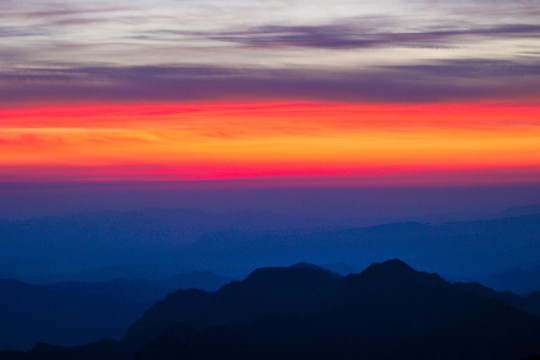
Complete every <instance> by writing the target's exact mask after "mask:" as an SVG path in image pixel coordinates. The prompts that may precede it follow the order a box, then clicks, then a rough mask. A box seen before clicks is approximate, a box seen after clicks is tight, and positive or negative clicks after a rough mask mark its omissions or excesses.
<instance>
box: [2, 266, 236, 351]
mask: <svg viewBox="0 0 540 360" xmlns="http://www.w3.org/2000/svg"><path fill="white" fill-rule="evenodd" d="M230 280H231V279H229V278H225V277H221V276H217V275H214V274H212V273H209V272H193V273H186V274H178V275H176V276H173V277H167V278H163V279H159V280H145V279H131V280H126V279H114V280H109V281H102V282H73V281H72V282H59V283H53V284H43V285H36V284H28V283H24V282H21V281H17V280H13V279H0V304H1V306H0V324H6V325H3V326H0V350H5V349H11V350H26V349H30V348H31V347H33V346H34V345H35V344H36V343H38V342H40V341H42V342H48V343H52V344H57V345H70V346H72V345H80V344H85V343H88V342H90V341H95V340H98V339H100V338H102V337H110V338H114V339H121V338H122V337H123V336H124V334H125V332H126V331H127V329H128V327H129V325H131V324H132V323H133V322H134V321H135V320H136V319H137V318H139V317H140V316H141V315H142V314H143V312H144V311H145V310H146V309H147V308H149V307H150V306H151V305H152V304H154V303H155V302H156V301H158V300H161V299H162V298H164V297H165V296H166V295H167V294H168V293H170V292H172V291H175V290H177V289H189V288H199V289H204V290H217V289H219V288H220V287H221V286H223V285H225V284H226V283H228V282H229V281H230Z"/></svg>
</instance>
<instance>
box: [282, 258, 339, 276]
mask: <svg viewBox="0 0 540 360" xmlns="http://www.w3.org/2000/svg"><path fill="white" fill-rule="evenodd" d="M289 269H312V270H316V271H321V272H325V273H328V274H332V275H334V276H336V277H341V275H339V274H338V273H336V272H334V271H332V270H330V269H327V268H324V267H322V266H319V265H315V264H312V263H308V262H303V261H302V262H299V263H296V264H294V265H291V266H289Z"/></svg>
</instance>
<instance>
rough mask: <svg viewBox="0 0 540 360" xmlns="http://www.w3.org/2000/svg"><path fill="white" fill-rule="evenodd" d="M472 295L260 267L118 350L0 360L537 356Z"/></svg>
mask: <svg viewBox="0 0 540 360" xmlns="http://www.w3.org/2000/svg"><path fill="white" fill-rule="evenodd" d="M472 289H473V290H474V291H471V290H470V289H468V288H467V287H466V286H465V287H463V286H459V285H458V286H455V285H453V284H450V283H448V282H446V281H445V280H443V279H442V278H441V277H439V276H438V275H436V274H428V273H424V272H419V271H416V270H414V269H412V268H411V267H409V266H408V265H406V264H405V263H403V262H401V261H399V260H390V261H387V262H384V263H382V264H377V263H375V264H373V265H371V266H370V267H368V268H367V269H366V270H365V271H363V272H362V273H360V274H351V275H348V276H346V277H338V276H335V275H333V274H331V273H328V272H326V271H320V270H318V269H316V268H311V267H307V266H301V267H294V268H263V269H258V270H256V271H254V272H253V273H252V274H251V275H250V276H249V277H248V278H246V279H245V280H244V281H239V282H232V283H230V284H228V285H226V286H224V287H223V288H221V289H220V290H219V291H216V292H205V291H200V290H187V291H185V290H179V291H176V292H175V293H173V294H170V295H169V296H167V297H166V298H165V299H164V300H163V301H161V302H158V303H156V304H155V305H154V306H153V307H151V308H150V309H148V310H147V311H146V312H145V314H144V315H143V316H142V318H141V319H140V320H139V321H137V322H136V323H135V324H134V325H133V326H132V327H131V328H130V330H129V332H128V334H127V336H126V338H125V339H124V340H123V341H122V342H113V341H101V342H97V343H93V344H89V345H88V346H86V347H78V348H59V347H51V346H47V345H44V344H42V345H39V346H37V347H36V348H35V349H33V350H32V351H30V352H27V353H26V354H22V353H17V354H4V357H2V356H0V359H2V360H6V359H15V358H16V357H15V356H19V359H23V360H42V359H50V358H54V359H57V360H63V359H66V360H67V359H88V360H90V359H100V360H104V359H115V360H119V359H130V358H133V357H135V359H137V360H147V359H148V360H150V359H152V360H159V359H193V360H195V359H246V360H247V359H255V360H258V359H261V360H262V359H265V360H266V359H268V360H270V359H291V360H292V359H307V358H309V359H397V358H399V359H411V360H412V359H415V360H418V359H465V360H466V359H495V360H497V359H500V360H503V359H504V360H506V359H516V360H517V359H522V358H526V357H531V356H534V355H537V354H540V318H538V317H535V316H533V315H530V314H527V313H525V312H523V311H520V310H518V309H516V308H514V307H512V306H510V305H508V304H507V303H505V302H503V301H502V300H500V299H497V298H495V297H489V294H488V293H489V289H487V290H485V289H479V288H478V287H476V286H473V287H472ZM480 290H481V291H480ZM479 292H481V293H482V294H479ZM9 356H11V357H9Z"/></svg>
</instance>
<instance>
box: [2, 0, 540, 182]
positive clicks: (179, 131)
mask: <svg viewBox="0 0 540 360" xmlns="http://www.w3.org/2000/svg"><path fill="white" fill-rule="evenodd" d="M538 24H540V6H538V3H537V2H536V1H530V0H529V1H526V0H521V1H501V0H486V1H474V0H456V1H451V2H448V1H428V0H410V1H404V0H382V1H377V2H375V1H358V0H355V1H349V0H335V1H331V2H330V1H320V0H310V1H304V0H289V1H278V0H276V1H254V0H234V1H216V0H197V1H191V0H184V1H178V0H175V1H173V0H155V1H139V0H135V1H133V0H130V1H126V0H121V1H114V2H111V1H91V2H88V1H78V0H69V1H41V0H39V1H38V0H25V1H15V0H12V1H11V0H6V1H2V2H0V64H1V66H0V183H2V184H4V185H5V184H14V183H16V184H20V183H30V184H38V183H80V182H119V181H120V182H150V183H163V182H171V181H174V182H182V181H186V180H189V181H193V180H235V179H242V180H246V179H253V180H254V181H256V180H257V179H259V180H260V179H266V181H267V182H266V183H265V184H270V185H272V184H273V185H278V184H283V181H296V180H298V179H302V180H303V181H306V180H307V181H308V182H309V181H313V182H314V183H316V184H326V185H329V184H334V183H337V184H348V185H353V186H354V185H373V184H376V185H381V184H382V185H392V186H395V185H407V184H416V185H423V184H430V185H463V184H465V185H477V184H524V183H527V184H531V183H532V184H537V183H539V182H540V25H538Z"/></svg>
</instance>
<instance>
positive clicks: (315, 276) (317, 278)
mask: <svg viewBox="0 0 540 360" xmlns="http://www.w3.org/2000/svg"><path fill="white" fill-rule="evenodd" d="M336 278H338V275H336V274H334V273H332V272H331V271H329V270H326V269H323V268H320V267H318V266H316V265H313V266H292V267H288V268H286V267H266V268H260V269H256V270H254V271H253V272H252V273H251V274H250V275H249V276H248V277H247V278H246V279H245V280H244V281H242V282H241V283H243V284H244V285H248V286H253V285H255V286H265V287H272V288H274V287H280V288H281V287H284V286H285V287H287V286H288V285H290V286H297V285H300V286H305V285H306V284H316V283H319V282H321V281H324V282H327V281H332V280H335V279H336Z"/></svg>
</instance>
